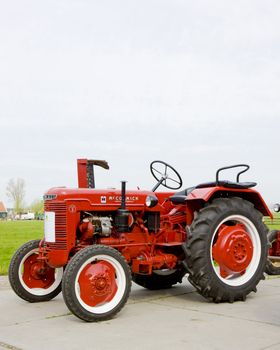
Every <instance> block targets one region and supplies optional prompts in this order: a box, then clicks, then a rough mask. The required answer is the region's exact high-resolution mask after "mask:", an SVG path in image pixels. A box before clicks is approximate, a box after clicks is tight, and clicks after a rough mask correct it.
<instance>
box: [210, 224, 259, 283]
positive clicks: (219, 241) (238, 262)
mask: <svg viewBox="0 0 280 350" xmlns="http://www.w3.org/2000/svg"><path fill="white" fill-rule="evenodd" d="M253 250H254V249H253V243H252V240H251V238H250V236H249V235H248V233H247V231H246V228H245V226H244V225H242V224H235V225H233V226H227V225H222V226H221V227H220V228H219V231H218V233H217V238H216V241H215V243H214V245H213V247H212V255H213V258H214V260H215V261H216V262H217V263H218V264H219V267H220V275H221V277H222V278H227V277H228V276H230V275H233V274H239V275H242V274H244V273H245V272H246V269H247V267H248V266H249V265H250V263H251V260H252V257H253Z"/></svg>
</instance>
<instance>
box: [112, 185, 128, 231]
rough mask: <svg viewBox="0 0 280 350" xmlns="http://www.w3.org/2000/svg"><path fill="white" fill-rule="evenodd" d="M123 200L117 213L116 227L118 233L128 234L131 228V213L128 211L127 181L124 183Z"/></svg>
mask: <svg viewBox="0 0 280 350" xmlns="http://www.w3.org/2000/svg"><path fill="white" fill-rule="evenodd" d="M121 183H122V192H121V194H122V198H121V207H120V209H118V210H117V213H116V218H115V221H116V226H117V229H118V232H128V231H129V226H128V215H129V211H128V210H126V198H125V196H126V188H125V187H126V185H125V184H126V181H122V182H121Z"/></svg>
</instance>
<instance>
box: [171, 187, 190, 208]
mask: <svg viewBox="0 0 280 350" xmlns="http://www.w3.org/2000/svg"><path fill="white" fill-rule="evenodd" d="M194 189H195V187H189V188H186V189H185V190H183V191H180V192H177V193H175V194H173V196H170V197H169V199H170V201H171V202H172V204H174V205H176V204H186V199H187V196H188V194H190V193H191V192H192V191H193V190H194Z"/></svg>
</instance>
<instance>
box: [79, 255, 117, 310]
mask: <svg viewBox="0 0 280 350" xmlns="http://www.w3.org/2000/svg"><path fill="white" fill-rule="evenodd" d="M78 283H79V286H80V297H81V299H82V300H83V301H84V302H85V303H86V304H87V305H89V306H97V305H100V304H104V303H107V302H109V301H111V300H112V299H113V297H114V296H115V294H116V292H117V289H118V286H117V283H116V279H115V269H114V267H113V266H112V265H111V264H110V263H109V262H107V261H99V262H94V263H91V264H87V265H86V266H85V267H84V269H83V270H82V272H81V273H80V276H79V279H78Z"/></svg>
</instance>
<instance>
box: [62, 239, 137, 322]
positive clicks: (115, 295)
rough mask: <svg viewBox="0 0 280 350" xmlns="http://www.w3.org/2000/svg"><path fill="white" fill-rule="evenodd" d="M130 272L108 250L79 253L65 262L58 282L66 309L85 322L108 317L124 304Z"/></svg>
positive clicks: (115, 253)
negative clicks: (61, 280) (61, 278)
mask: <svg viewBox="0 0 280 350" xmlns="http://www.w3.org/2000/svg"><path fill="white" fill-rule="evenodd" d="M130 289H131V272H130V268H129V266H128V264H127V263H126V261H125V259H124V258H123V256H122V255H121V254H120V253H119V252H118V251H117V250H116V249H113V248H111V247H107V246H103V245H94V246H89V247H86V248H84V249H82V250H80V251H79V252H78V253H77V254H76V255H74V257H73V258H72V259H71V260H70V262H69V263H68V265H67V267H66V269H65V272H64V276H63V282H62V293H63V297H64V301H65V303H66V305H67V307H68V308H69V310H70V311H71V312H72V313H73V314H74V315H76V316H77V317H79V318H80V319H82V320H84V321H87V322H94V321H102V320H106V319H109V318H111V317H112V316H114V315H115V314H116V313H117V312H119V311H120V310H121V309H122V307H123V306H124V305H125V303H126V301H127V299H128V296H129V293H130Z"/></svg>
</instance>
